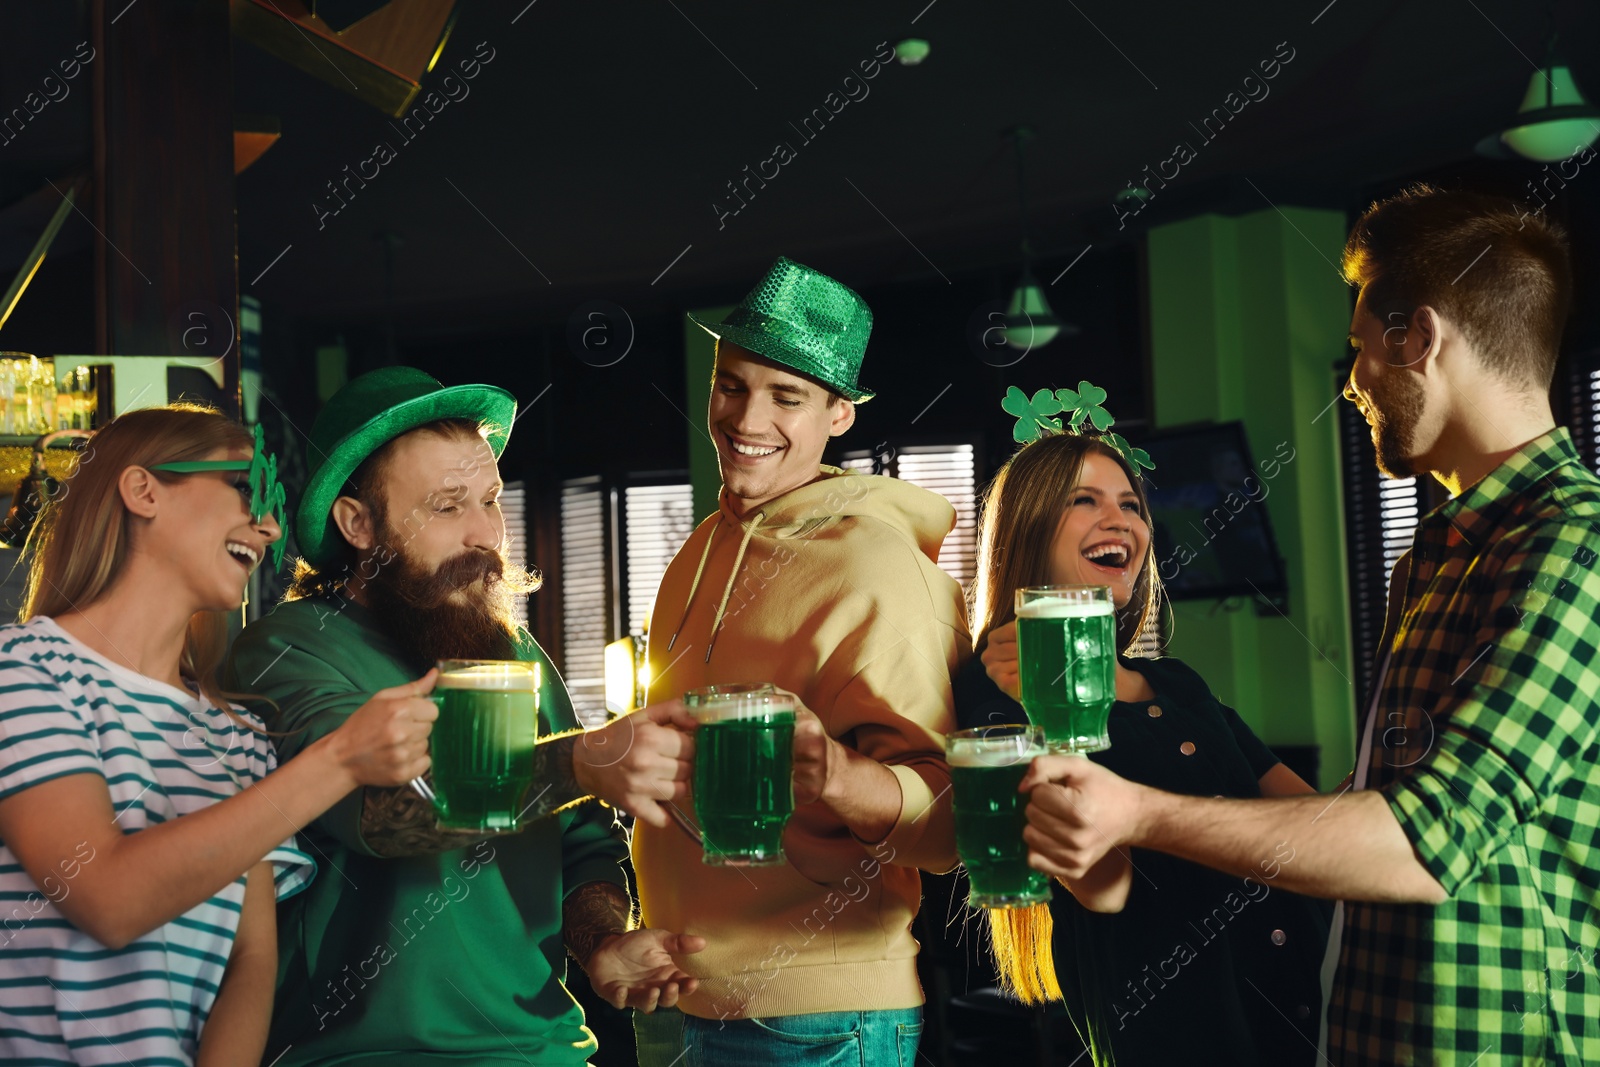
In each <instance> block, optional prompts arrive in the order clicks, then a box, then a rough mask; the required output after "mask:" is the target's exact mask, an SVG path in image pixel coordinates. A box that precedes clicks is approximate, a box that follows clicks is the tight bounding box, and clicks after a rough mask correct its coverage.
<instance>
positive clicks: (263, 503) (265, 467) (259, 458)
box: [150, 424, 289, 567]
mask: <svg viewBox="0 0 1600 1067" xmlns="http://www.w3.org/2000/svg"><path fill="white" fill-rule="evenodd" d="M150 469H151V470H153V471H168V472H170V473H172V474H194V473H197V472H199V471H249V472H250V473H249V475H248V476H247V480H248V481H249V483H250V521H251V522H257V523H259V522H261V521H262V520H263V519H265V518H266V517H267V516H268V515H271V516H272V517H273V518H275V519H277V520H278V529H279V530H280V531H282V532H281V533H280V534H279V535H278V539H277V540H276V541H274V542H273V543H272V565H273V566H274V567H282V566H283V550H284V548H285V543H284V541H285V538H286V537H288V532H289V519H288V516H287V514H286V512H285V508H284V491H283V483H282V482H280V481H278V457H277V456H274V455H272V454H271V453H270V452H268V451H267V449H266V442H265V441H264V440H263V437H262V433H261V427H260V425H259V424H258V425H257V426H256V449H255V452H254V454H252V455H251V457H250V458H249V459H207V460H193V461H189V462H185V463H157V464H156V465H155V466H153V467H151V468H150Z"/></svg>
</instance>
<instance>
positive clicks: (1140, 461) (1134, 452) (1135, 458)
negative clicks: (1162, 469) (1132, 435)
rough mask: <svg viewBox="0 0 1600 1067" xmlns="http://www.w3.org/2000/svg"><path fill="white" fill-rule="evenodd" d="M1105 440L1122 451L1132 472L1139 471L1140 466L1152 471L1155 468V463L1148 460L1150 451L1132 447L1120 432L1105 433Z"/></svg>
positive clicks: (1136, 472)
mask: <svg viewBox="0 0 1600 1067" xmlns="http://www.w3.org/2000/svg"><path fill="white" fill-rule="evenodd" d="M1106 440H1107V441H1109V442H1110V443H1111V446H1112V447H1113V448H1115V449H1116V450H1117V451H1118V452H1121V453H1122V458H1123V459H1125V460H1127V461H1128V466H1130V467H1132V468H1133V473H1134V474H1139V473H1140V470H1139V468H1140V467H1143V468H1145V470H1152V471H1153V470H1155V469H1156V465H1155V464H1154V463H1153V462H1151V460H1150V453H1148V452H1146V451H1145V450H1144V449H1142V448H1134V447H1133V446H1132V445H1130V444H1129V443H1128V439H1127V438H1126V437H1123V436H1122V435H1121V434H1120V433H1111V434H1106Z"/></svg>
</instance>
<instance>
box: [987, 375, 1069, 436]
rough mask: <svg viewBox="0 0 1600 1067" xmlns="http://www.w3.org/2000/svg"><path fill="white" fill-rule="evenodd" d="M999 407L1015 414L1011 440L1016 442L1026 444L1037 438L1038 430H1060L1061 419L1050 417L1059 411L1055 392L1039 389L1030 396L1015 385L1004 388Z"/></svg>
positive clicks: (1010, 413) (1059, 407) (1058, 402)
mask: <svg viewBox="0 0 1600 1067" xmlns="http://www.w3.org/2000/svg"><path fill="white" fill-rule="evenodd" d="M1000 407H1001V408H1003V409H1004V410H1005V412H1006V414H1008V415H1015V416H1016V418H1017V425H1016V426H1015V427H1013V428H1012V430H1011V437H1012V440H1014V441H1016V442H1017V443H1018V444H1024V445H1025V444H1027V443H1028V442H1029V441H1033V440H1037V439H1038V437H1039V431H1040V430H1060V429H1061V420H1060V419H1052V418H1051V417H1050V416H1052V415H1059V414H1060V413H1061V403H1060V401H1058V400H1057V399H1056V394H1054V393H1052V392H1051V391H1050V390H1048V389H1040V390H1039V391H1038V392H1037V393H1034V394H1033V396H1032V397H1031V398H1030V397H1029V396H1028V394H1026V393H1024V392H1023V391H1022V390H1021V389H1018V388H1017V387H1016V386H1014V385H1013V386H1011V387H1010V388H1008V389H1007V390H1006V396H1005V399H1004V400H1002V401H1000Z"/></svg>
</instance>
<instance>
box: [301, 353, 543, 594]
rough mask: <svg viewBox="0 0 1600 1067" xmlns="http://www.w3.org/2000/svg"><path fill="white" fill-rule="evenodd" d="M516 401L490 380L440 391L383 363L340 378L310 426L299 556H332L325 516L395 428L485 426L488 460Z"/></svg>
mask: <svg viewBox="0 0 1600 1067" xmlns="http://www.w3.org/2000/svg"><path fill="white" fill-rule="evenodd" d="M516 414H517V401H516V398H515V397H513V396H512V395H511V394H510V393H508V392H506V391H505V390H504V389H500V388H497V387H496V386H493V385H453V386H450V387H449V388H446V387H445V386H443V385H440V384H439V383H438V382H437V381H435V380H434V379H432V378H430V377H429V376H428V375H426V374H424V373H423V372H422V371H420V370H417V369H416V368H415V367H384V368H383V369H381V370H375V371H372V372H370V373H367V374H363V375H361V376H360V377H359V378H354V379H352V380H350V381H349V382H346V383H345V384H344V386H342V387H341V388H340V389H339V391H338V392H337V393H334V394H333V396H332V397H331V398H330V399H329V400H328V403H327V406H326V407H324V408H323V409H322V412H321V414H319V415H318V416H317V421H316V422H314V423H312V425H311V441H310V443H309V444H308V446H307V448H306V463H307V465H308V466H310V468H311V477H310V478H309V479H308V480H307V482H306V491H305V492H304V493H303V494H301V496H300V505H299V507H297V508H296V509H295V513H294V534H295V538H296V540H298V541H299V542H300V554H301V555H303V556H304V557H305V558H306V560H307V561H308V562H309V563H310V564H311V565H312V566H313V567H325V566H327V565H328V564H329V563H331V562H333V561H334V560H335V559H337V558H338V554H339V552H338V548H339V542H340V534H339V530H338V528H337V527H336V526H334V524H333V519H332V518H331V517H330V513H331V512H332V510H333V502H334V501H335V500H337V499H338V498H339V494H340V493H341V492H343V490H344V485H345V483H346V482H347V481H349V480H350V475H352V474H354V473H355V470H356V468H357V467H359V466H361V464H362V463H363V462H364V461H365V460H366V458H367V457H368V456H370V455H372V454H373V453H374V452H376V451H377V450H378V449H379V448H381V447H383V446H384V445H385V444H387V443H389V442H390V441H393V440H394V439H395V438H396V437H399V436H400V435H401V434H403V433H408V432H410V431H411V430H415V429H416V428H417V427H418V426H421V425H423V424H424V423H429V422H437V421H439V420H440V419H471V420H472V421H474V422H479V423H487V424H489V425H490V426H491V427H492V429H491V431H490V433H489V435H488V442H489V447H490V448H492V449H493V450H494V456H495V459H499V458H500V453H502V452H504V451H505V447H506V440H507V439H508V438H509V437H510V436H511V423H512V421H513V420H514V419H515V418H516Z"/></svg>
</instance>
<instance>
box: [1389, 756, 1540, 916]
mask: <svg viewBox="0 0 1600 1067" xmlns="http://www.w3.org/2000/svg"><path fill="white" fill-rule="evenodd" d="M1411 770H1412V773H1410V774H1408V775H1406V776H1405V777H1403V778H1400V779H1397V780H1396V781H1394V782H1391V783H1390V784H1389V785H1388V786H1386V787H1385V788H1384V790H1383V792H1384V794H1385V796H1386V798H1387V799H1388V801H1389V810H1390V811H1392V812H1393V813H1394V817H1395V820H1396V821H1397V822H1399V823H1400V827H1401V829H1402V830H1404V831H1405V833H1406V836H1407V837H1408V838H1410V839H1411V844H1412V847H1413V848H1415V849H1416V850H1417V857H1418V858H1419V859H1420V860H1421V861H1422V865H1423V866H1424V867H1426V868H1427V870H1428V873H1429V874H1432V875H1433V876H1434V878H1435V879H1437V880H1438V882H1439V884H1440V885H1441V886H1443V887H1444V890H1445V892H1447V893H1449V894H1450V895H1451V896H1455V895H1456V892H1457V891H1458V890H1459V889H1460V888H1461V887H1462V886H1463V885H1465V884H1467V883H1468V882H1470V881H1472V880H1473V879H1474V878H1476V877H1477V876H1478V874H1479V872H1480V871H1481V870H1482V869H1483V867H1484V865H1485V864H1487V863H1488V862H1489V860H1490V858H1491V857H1492V856H1493V855H1494V854H1495V853H1496V852H1498V851H1499V850H1500V849H1501V848H1502V847H1504V846H1505V844H1506V842H1507V841H1509V840H1510V839H1511V837H1512V836H1513V835H1514V834H1515V833H1516V832H1517V829H1518V827H1519V826H1520V825H1521V824H1522V823H1523V822H1524V821H1525V820H1526V819H1527V818H1528V817H1529V816H1530V815H1531V814H1532V811H1533V809H1534V807H1535V806H1536V798H1535V797H1534V795H1533V793H1532V791H1531V790H1530V789H1529V788H1528V785H1527V783H1526V782H1524V781H1523V780H1522V779H1521V778H1519V777H1518V776H1517V775H1516V774H1515V773H1513V771H1512V770H1511V768H1510V766H1508V765H1507V764H1506V762H1505V761H1504V760H1503V759H1501V758H1500V757H1499V756H1498V755H1497V754H1496V753H1495V752H1494V751H1493V750H1492V749H1489V748H1487V747H1485V746H1483V745H1481V744H1479V743H1478V742H1476V741H1473V740H1471V739H1469V738H1466V737H1463V736H1461V735H1460V734H1456V733H1447V734H1443V735H1441V736H1440V737H1439V739H1438V743H1437V745H1436V747H1435V748H1434V750H1433V752H1431V753H1430V754H1429V756H1428V758H1427V760H1426V761H1425V762H1423V763H1422V764H1420V765H1418V766H1416V767H1414V768H1412V769H1411Z"/></svg>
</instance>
